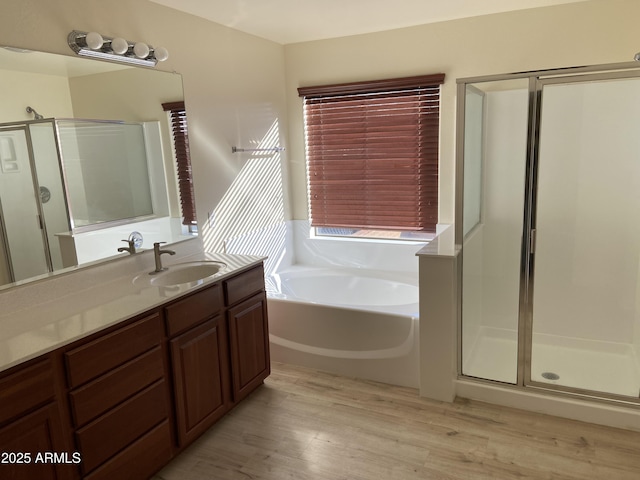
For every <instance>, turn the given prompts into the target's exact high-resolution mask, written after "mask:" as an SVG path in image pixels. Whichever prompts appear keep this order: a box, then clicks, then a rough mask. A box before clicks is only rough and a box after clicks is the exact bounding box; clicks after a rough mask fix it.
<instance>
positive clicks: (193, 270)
mask: <svg viewBox="0 0 640 480" xmlns="http://www.w3.org/2000/svg"><path fill="white" fill-rule="evenodd" d="M226 269H227V265H225V264H224V263H222V262H213V261H201V262H188V263H178V264H175V265H171V266H170V267H169V268H167V270H164V271H163V272H158V273H154V274H143V275H138V276H137V277H136V278H135V279H134V283H139V282H144V283H147V284H151V285H154V286H156V287H169V286H173V285H183V284H188V283H200V282H201V281H203V280H205V279H207V278H209V277H213V276H214V275H217V274H219V273H222V272H224V271H225V270H226Z"/></svg>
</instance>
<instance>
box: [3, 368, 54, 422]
mask: <svg viewBox="0 0 640 480" xmlns="http://www.w3.org/2000/svg"><path fill="white" fill-rule="evenodd" d="M53 397H54V390H53V368H52V366H51V361H50V360H49V359H48V358H47V359H46V360H44V361H42V362H38V363H36V364H35V365H31V366H30V367H26V368H22V369H20V370H18V371H17V372H15V373H12V374H10V375H7V376H5V377H3V378H2V379H0V423H3V422H5V421H6V420H10V419H12V418H14V417H18V416H19V415H20V414H22V413H23V412H26V411H27V410H29V409H30V408H32V407H35V406H37V405H40V404H42V403H44V402H46V401H47V400H50V399H52V398H53Z"/></svg>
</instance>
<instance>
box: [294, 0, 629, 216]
mask: <svg viewBox="0 0 640 480" xmlns="http://www.w3.org/2000/svg"><path fill="white" fill-rule="evenodd" d="M638 18H640V2H638V1H637V0H607V1H600V0H593V1H589V2H581V3H576V4H568V5H561V6H557V7H547V8H542V9H535V10H524V11H519V12H510V13H505V14H496V15H489V16H484V17H476V18H468V19H463V20H456V21H450V22H443V23H438V24H432V25H424V26H419V27H413V28H405V29H401V30H395V31H388V32H381V33H375V34H369V35H358V36H353V37H345V38H341V39H335V40H324V41H316V42H306V43H300V44H292V45H287V46H286V47H285V55H286V56H285V59H286V71H287V99H288V109H289V114H288V117H289V145H290V149H289V159H290V160H289V162H290V163H289V168H290V175H291V195H292V211H293V217H294V218H296V219H303V218H306V217H307V199H306V181H305V162H304V136H303V127H302V103H301V101H300V99H299V98H298V97H297V92H296V88H297V87H299V86H309V85H315V84H324V83H337V82H348V81H356V80H365V79H375V78H389V77H399V76H409V75H417V74H429V73H437V72H444V73H445V74H446V75H447V77H446V83H445V85H444V87H443V90H442V134H441V151H440V155H441V168H440V174H441V176H440V190H441V195H440V221H441V222H443V223H449V222H452V221H453V216H454V215H453V212H454V190H453V184H454V155H455V148H454V146H455V93H456V89H455V81H456V79H457V78H462V77H469V76H476V75H486V74H497V73H509V72H516V71H523V70H537V69H547V68H554V67H565V66H574V65H588V64H601V63H611V62H626V61H631V60H632V59H633V55H634V54H635V53H636V52H637V51H639V50H640V42H639V41H638V24H637V19H638Z"/></svg>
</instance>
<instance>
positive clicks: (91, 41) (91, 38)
mask: <svg viewBox="0 0 640 480" xmlns="http://www.w3.org/2000/svg"><path fill="white" fill-rule="evenodd" d="M84 41H85V43H86V44H87V47H89V48H90V49H91V50H98V49H99V48H102V44H103V43H104V39H103V38H102V35H100V34H99V33H97V32H89V33H87V35H86V36H85V37H84Z"/></svg>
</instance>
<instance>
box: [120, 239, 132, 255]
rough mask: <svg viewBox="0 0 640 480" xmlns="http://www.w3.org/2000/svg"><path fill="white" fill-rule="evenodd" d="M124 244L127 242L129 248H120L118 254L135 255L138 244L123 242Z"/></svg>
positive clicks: (128, 241) (130, 241) (129, 241)
mask: <svg viewBox="0 0 640 480" xmlns="http://www.w3.org/2000/svg"><path fill="white" fill-rule="evenodd" d="M122 241H123V242H127V243H128V244H129V246H128V247H120V248H118V252H129V255H133V254H134V253H136V242H135V240H122Z"/></svg>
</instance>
